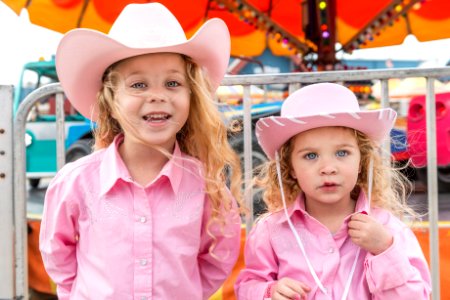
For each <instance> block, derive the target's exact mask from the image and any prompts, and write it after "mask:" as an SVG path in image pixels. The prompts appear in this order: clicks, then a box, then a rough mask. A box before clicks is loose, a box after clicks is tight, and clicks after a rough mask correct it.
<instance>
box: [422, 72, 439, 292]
mask: <svg viewBox="0 0 450 300" xmlns="http://www.w3.org/2000/svg"><path fill="white" fill-rule="evenodd" d="M425 111H426V124H427V130H426V133H427V172H428V174H427V178H428V183H427V184H428V213H429V217H428V219H429V221H430V236H429V239H430V258H431V259H430V260H431V266H430V267H431V277H432V279H433V281H432V295H433V299H441V296H440V295H441V292H440V285H439V278H440V277H439V225H438V222H439V214H438V213H439V205H438V197H439V193H438V183H437V171H436V170H437V150H436V148H437V146H436V102H435V94H434V79H433V78H427V94H426V109H425Z"/></svg>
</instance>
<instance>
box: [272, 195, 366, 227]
mask: <svg viewBox="0 0 450 300" xmlns="http://www.w3.org/2000/svg"><path fill="white" fill-rule="evenodd" d="M287 211H288V216H289V218H291V217H292V215H293V214H294V213H295V212H297V211H298V212H300V213H302V214H308V212H306V210H305V196H304V195H303V193H301V194H300V195H299V196H298V197H297V199H296V200H295V201H294V203H292V205H290V206H289V207H288V208H287ZM369 211H370V209H369V201H368V200H367V197H366V194H365V193H364V192H363V191H361V192H360V193H359V196H358V200H356V206H355V212H354V213H361V212H365V213H367V212H369ZM286 221H287V218H286V214H284V213H282V214H281V216H280V218H279V219H278V223H283V222H286Z"/></svg>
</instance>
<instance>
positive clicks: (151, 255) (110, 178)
mask: <svg viewBox="0 0 450 300" xmlns="http://www.w3.org/2000/svg"><path fill="white" fill-rule="evenodd" d="M229 57H230V37H229V32H228V29H227V27H226V25H225V23H224V22H223V21H221V20H219V19H212V20H209V21H208V22H206V23H205V24H204V25H203V26H202V27H201V28H200V29H199V30H198V32H197V33H196V34H195V35H194V36H193V37H192V38H190V39H186V36H185V33H184V31H183V29H182V27H181V26H180V24H179V23H178V21H177V20H176V18H175V17H174V16H173V15H172V14H171V13H170V12H169V11H168V10H167V9H166V8H165V7H164V6H163V5H161V4H159V3H149V4H131V5H128V6H126V7H125V9H124V10H123V11H122V13H121V14H120V15H119V17H118V18H117V20H116V21H115V23H114V24H113V26H112V28H111V30H110V32H109V34H107V35H106V34H103V33H101V32H98V31H94V30H89V29H76V30H73V31H70V32H69V33H67V34H66V35H65V36H64V37H63V39H62V40H61V42H60V44H59V47H58V50H57V53H56V69H57V72H58V77H59V79H60V81H61V85H62V87H63V89H64V91H65V93H66V95H67V97H68V99H70V101H71V102H72V104H73V106H74V107H75V108H76V109H77V110H78V111H79V112H80V113H81V114H83V115H84V116H86V117H88V118H90V119H91V120H92V121H95V122H96V128H95V148H96V151H95V152H94V153H92V154H91V155H88V156H87V157H84V158H82V159H79V160H77V161H75V162H73V163H70V164H67V165H66V166H65V167H64V168H62V169H61V171H60V172H58V174H57V175H56V177H55V178H54V179H53V180H52V182H51V184H50V186H49V188H48V190H47V194H46V197H45V205H44V215H43V221H42V229H41V235H40V250H41V252H42V257H43V261H44V265H45V268H46V270H47V272H48V273H49V275H50V277H51V278H52V279H53V281H54V282H55V283H56V285H57V293H58V297H59V299H60V300H64V299H75V300H82V299H96V300H97V299H117V300H119V299H120V300H124V299H130V300H131V299H141V300H144V299H208V298H209V296H210V295H212V294H213V293H214V292H215V291H216V290H217V289H218V288H219V287H220V286H221V285H222V283H223V282H224V281H225V279H226V278H227V276H228V274H229V273H230V272H231V269H232V267H233V266H234V264H235V261H236V259H237V257H238V253H239V241H240V223H241V222H240V217H239V212H238V205H237V203H236V200H235V199H239V193H240V182H239V181H240V177H241V174H240V173H239V170H240V167H239V159H238V156H237V155H236V154H235V153H234V151H233V150H232V149H231V147H230V146H229V144H228V142H227V130H226V127H225V125H224V124H223V122H222V118H221V115H220V114H219V112H218V110H217V107H216V105H215V103H214V102H213V97H212V95H213V94H214V92H215V90H216V88H217V87H218V85H219V84H220V82H221V80H222V79H223V76H224V74H225V71H226V68H227V65H228V60H229ZM229 169H231V170H233V171H234V172H233V173H232V174H231V180H230V181H231V185H230V186H231V192H230V190H229V189H228V188H227V186H226V180H225V179H226V178H225V175H226V173H227V170H229Z"/></svg>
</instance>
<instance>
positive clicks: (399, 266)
mask: <svg viewBox="0 0 450 300" xmlns="http://www.w3.org/2000/svg"><path fill="white" fill-rule="evenodd" d="M364 264H365V267H366V270H367V282H368V284H369V289H370V291H371V292H374V291H380V290H387V289H392V288H395V287H398V286H400V285H403V284H405V283H406V282H407V281H408V277H409V276H408V275H409V273H410V269H411V265H410V263H409V260H408V257H407V256H406V255H405V253H404V249H400V247H399V245H398V243H397V242H396V238H395V237H394V241H393V243H392V245H391V246H390V247H389V248H388V249H386V250H385V251H384V252H382V253H380V254H378V255H373V254H371V253H368V254H367V257H366V261H365V263H364Z"/></svg>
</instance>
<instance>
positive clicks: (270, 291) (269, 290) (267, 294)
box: [264, 281, 277, 300]
mask: <svg viewBox="0 0 450 300" xmlns="http://www.w3.org/2000/svg"><path fill="white" fill-rule="evenodd" d="M276 283H277V282H276V281H273V282H271V283H269V285H268V286H267V288H266V291H265V293H264V300H270V299H272V294H273V290H274V288H275V285H276Z"/></svg>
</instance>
